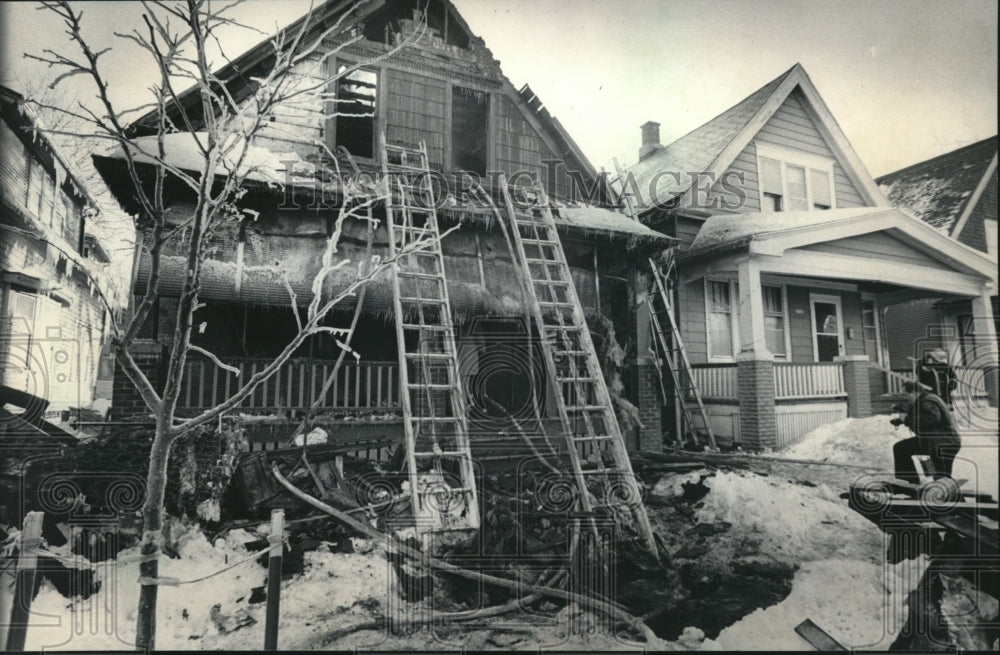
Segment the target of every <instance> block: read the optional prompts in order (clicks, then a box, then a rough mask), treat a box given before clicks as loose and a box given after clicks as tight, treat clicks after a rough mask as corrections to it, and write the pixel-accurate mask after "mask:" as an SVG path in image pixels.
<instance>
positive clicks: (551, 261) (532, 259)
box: [524, 257, 561, 264]
mask: <svg viewBox="0 0 1000 655" xmlns="http://www.w3.org/2000/svg"><path fill="white" fill-rule="evenodd" d="M524 261H526V262H528V263H529V264H559V263H561V262H560V261H559V260H558V259H538V258H537V257H525V258H524Z"/></svg>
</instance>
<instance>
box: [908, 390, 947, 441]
mask: <svg viewBox="0 0 1000 655" xmlns="http://www.w3.org/2000/svg"><path fill="white" fill-rule="evenodd" d="M903 425H905V426H906V427H908V428H910V429H911V430H913V434H915V435H917V437H918V438H930V439H934V440H935V441H939V442H944V443H956V444H958V443H961V439H960V438H959V436H958V428H956V427H955V421H954V419H952V417H951V412H949V411H948V406H947V405H945V403H944V401H943V400H941V398H940V397H938V396H937V395H935V394H933V393H931V392H929V391H921V392H920V393H919V394H917V398H916V400H915V401H914V402H913V404H912V405H910V408H909V409H908V410H907V412H906V417H905V418H904V419H903Z"/></svg>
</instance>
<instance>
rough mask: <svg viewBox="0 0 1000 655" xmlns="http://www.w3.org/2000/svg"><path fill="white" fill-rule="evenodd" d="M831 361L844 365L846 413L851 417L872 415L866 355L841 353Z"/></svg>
mask: <svg viewBox="0 0 1000 655" xmlns="http://www.w3.org/2000/svg"><path fill="white" fill-rule="evenodd" d="M833 361H835V362H840V363H842V364H843V366H844V391H846V392H847V415H848V416H849V417H851V418H867V417H869V416H872V414H873V413H872V392H871V384H870V378H869V376H868V355H841V356H839V357H834V358H833Z"/></svg>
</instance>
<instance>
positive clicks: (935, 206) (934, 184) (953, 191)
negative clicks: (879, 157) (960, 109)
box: [876, 136, 997, 237]
mask: <svg viewBox="0 0 1000 655" xmlns="http://www.w3.org/2000/svg"><path fill="white" fill-rule="evenodd" d="M996 165H997V137H996V136H992V137H990V138H988V139H983V140H982V141H978V142H976V143H972V144H970V145H967V146H964V147H962V148H959V149H958V150H952V151H951V152H947V153H945V154H943V155H938V156H937V157H932V158H931V159H927V160H925V161H922V162H918V163H916V164H913V165H911V166H907V167H906V168H903V169H901V170H898V171H896V172H894V173H889V174H888V175H883V176H882V177H880V178H878V179H877V180H876V181H877V182H878V184H879V188H880V189H881V190H882V192H883V193H884V194H885V195H886V197H887V198H888V199H889V202H890V203H892V205H893V206H895V207H899V208H900V209H905V210H906V211H908V212H910V213H911V214H913V215H914V216H916V217H917V218H919V219H920V220H922V221H923V222H925V223H927V224H928V225H930V226H931V227H933V228H934V229H936V230H938V231H939V232H941V233H942V234H946V235H948V236H952V237H957V236H958V234H959V233H960V232H961V228H962V226H963V225H964V222H965V221H964V218H967V217H968V214H969V213H971V211H972V209H973V208H974V207H975V204H976V201H978V200H979V197H980V195H981V194H982V189H983V188H985V186H986V184H987V182H989V177H990V175H991V174H992V173H993V170H995V169H996ZM977 191H978V193H977Z"/></svg>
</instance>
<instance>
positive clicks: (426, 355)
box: [406, 353, 454, 360]
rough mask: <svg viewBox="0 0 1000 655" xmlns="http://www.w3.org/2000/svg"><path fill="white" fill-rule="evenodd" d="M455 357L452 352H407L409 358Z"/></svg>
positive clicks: (449, 358) (448, 358) (447, 358)
mask: <svg viewBox="0 0 1000 655" xmlns="http://www.w3.org/2000/svg"><path fill="white" fill-rule="evenodd" d="M452 357H454V355H452V354H451V353H406V358H407V359H446V360H451V358H452Z"/></svg>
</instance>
